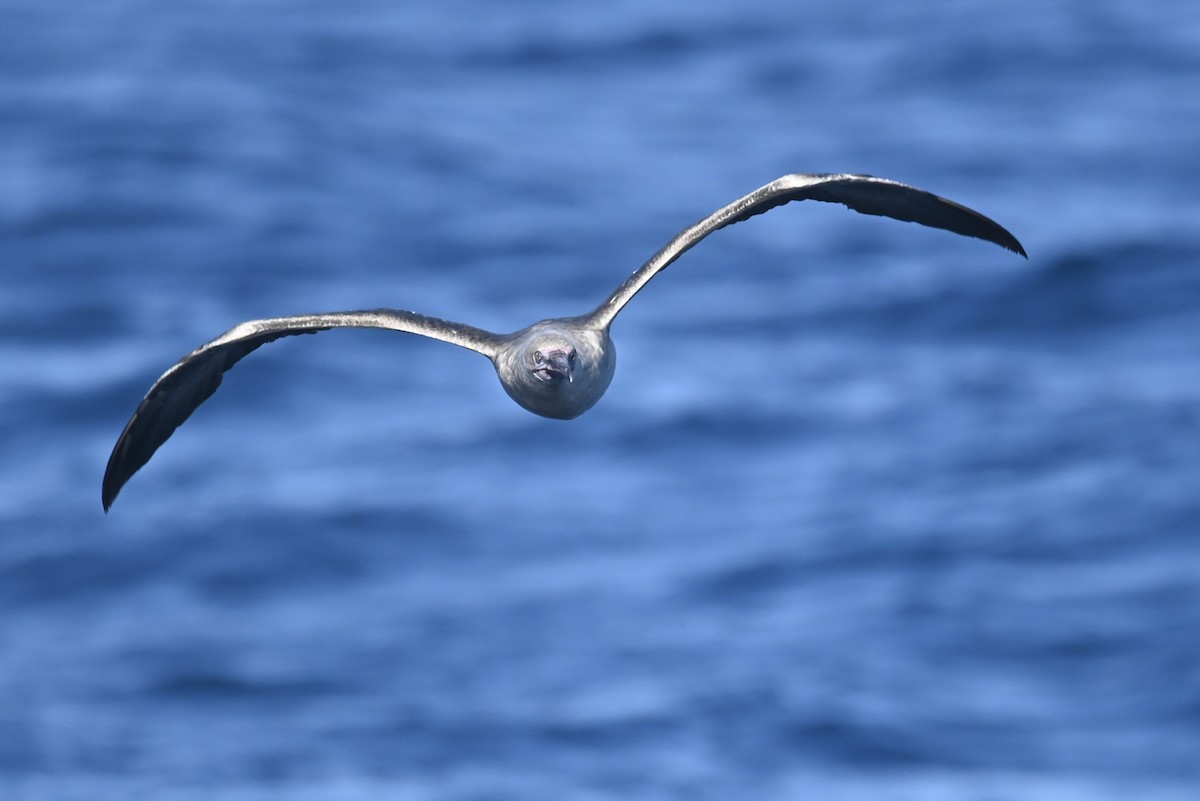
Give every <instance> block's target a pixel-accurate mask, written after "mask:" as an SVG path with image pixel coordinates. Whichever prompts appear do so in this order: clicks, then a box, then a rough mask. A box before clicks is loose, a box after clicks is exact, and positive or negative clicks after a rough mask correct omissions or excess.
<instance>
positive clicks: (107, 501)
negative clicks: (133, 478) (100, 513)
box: [100, 473, 121, 514]
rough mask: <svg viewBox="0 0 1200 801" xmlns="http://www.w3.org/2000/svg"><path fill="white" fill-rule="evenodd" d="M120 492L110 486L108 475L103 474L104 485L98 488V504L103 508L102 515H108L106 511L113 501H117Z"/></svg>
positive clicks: (119, 489) (118, 489) (118, 488)
mask: <svg viewBox="0 0 1200 801" xmlns="http://www.w3.org/2000/svg"><path fill="white" fill-rule="evenodd" d="M120 491H121V488H120V487H113V486H111V485H110V482H109V476H108V473H105V474H104V484H103V485H102V486H101V488H100V504H101V505H102V506H103V507H104V514H108V510H109V509H111V508H112V505H113V501H115V500H116V499H117V494H118V493H119V492H120Z"/></svg>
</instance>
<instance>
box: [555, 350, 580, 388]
mask: <svg viewBox="0 0 1200 801" xmlns="http://www.w3.org/2000/svg"><path fill="white" fill-rule="evenodd" d="M549 361H550V369H551V370H553V371H554V372H556V373H558V374H559V375H562V376H566V378H567V381H569V382H574V380H575V377H574V376H573V375H571V362H570V360H569V359H568V358H567V353H566V351H561V350H556V351H554V352H553V353H551V354H550V359H549Z"/></svg>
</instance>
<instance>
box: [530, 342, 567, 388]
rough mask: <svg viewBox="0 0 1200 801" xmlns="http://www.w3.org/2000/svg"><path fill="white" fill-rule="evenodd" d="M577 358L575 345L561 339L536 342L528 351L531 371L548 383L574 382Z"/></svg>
mask: <svg viewBox="0 0 1200 801" xmlns="http://www.w3.org/2000/svg"><path fill="white" fill-rule="evenodd" d="M576 359H577V353H576V350H575V347H574V346H573V345H571V344H570V343H568V342H562V341H559V340H547V341H545V342H537V343H534V345H533V347H531V348H529V352H528V365H529V371H530V372H531V373H532V374H533V376H534V377H535V378H537V379H538V380H539V381H545V382H547V383H554V382H559V381H566V382H567V383H573V382H574V380H575V377H574V371H575V361H576Z"/></svg>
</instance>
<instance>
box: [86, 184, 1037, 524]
mask: <svg viewBox="0 0 1200 801" xmlns="http://www.w3.org/2000/svg"><path fill="white" fill-rule="evenodd" d="M793 200H821V201H826V202H831V203H842V204H844V205H845V206H847V207H849V208H851V209H853V210H854V211H857V212H860V213H862V214H875V215H880V216H884V217H892V218H894V219H897V220H904V221H906V222H916V223H920V224H922V225H927V226H931V227H934V228H943V229H945V230H947V231H952V232H954V233H956V234H962V235H963V236H971V237H976V238H978V239H984V240H987V241H989V242H994V243H996V244H998V245H1000V246H1001V247H1004V248H1007V249H1009V250H1011V251H1013V252H1015V253H1019V254H1021V255H1022V256H1024V255H1025V250H1024V248H1022V247H1021V243H1020V242H1018V241H1017V240H1016V238H1015V237H1014V236H1013V235H1012V234H1010V233H1009V232H1008V231H1006V230H1005V229H1004V228H1002V227H1000V225H998V224H997V223H995V222H993V221H992V220H990V219H988V218H987V217H984V216H983V215H982V214H979V213H978V212H975V211H972V210H971V209H968V208H966V207H965V206H961V205H959V204H957V203H955V202H953V201H950V200H946V199H945V198H941V197H938V196H937V195H933V194H930V193H929V192H925V191H924V190H921V189H917V188H915V187H912V186H907V185H905V184H901V183H898V182H896V181H889V180H886V179H883V178H874V177H872V176H869V175H835V174H816V175H785V176H783V177H782V178H780V179H778V180H776V181H772V182H771V183H769V184H767V185H766V186H764V187H762V188H760V189H756V190H755V191H753V192H751V193H750V194H748V195H746V196H745V197H741V198H739V199H737V200H735V201H734V202H732V203H730V204H729V205H727V206H724V207H722V208H720V209H718V210H717V211H715V212H713V213H712V214H710V215H708V216H707V217H705V218H704V219H702V220H700V221H699V222H697V223H695V224H694V225H691V226H689V227H688V228H685V229H684V230H683V231H681V232H680V233H679V234H678V235H677V236H676V237H675V238H674V239H672V240H671V241H670V242H668V243H667V244H666V246H665V247H663V248H662V250H660V251H658V253H656V254H654V255H653V256H652V257H651V258H650V260H649V261H647V262H646V263H645V264H643V265H642V266H641V267H639V268H638V269H637V270H636V271H635V272H634V273H633V275H631V276H629V278H628V279H626V281H625V282H624V283H623V284H621V285H620V286H619V287H617V289H616V291H615V292H613V293H612V295H610V296H609V298H608V299H607V300H605V301H604V303H602V304H600V306H598V307H597V308H596V309H595V310H594V311H592V312H590V313H589V314H585V315H582V316H580V317H562V318H558V319H554V320H543V321H541V322H537V323H534V324H533V325H531V326H529V327H528V328H523V329H521V330H520V331H517V332H515V333H512V334H506V335H504V334H493V333H491V332H489V331H484V330H482V329H479V328H474V327H472V326H469V325H463V324H461V323H453V322H449V321H447V320H441V319H438V318H436V317H426V316H424V315H421V314H417V313H415V312H410V311H399V310H395V309H374V310H369V311H348V312H330V313H326V314H309V315H301V316H296V317H276V318H272V319H267V320H252V321H250V322H245V323H242V324H241V325H238V326H235V327H234V328H232V329H230V330H229V331H227V332H225V333H224V334H222V335H221V336H219V337H217V338H216V339H214V340H213V341H211V342H209V343H207V344H205V345H201V346H200V347H199V348H196V350H194V351H192V352H191V353H189V354H188V355H187V356H184V357H183V358H182V359H181V360H180V361H179V362H178V363H177V364H175V365H174V366H173V367H172V368H171V369H169V370H167V372H165V373H164V374H163V375H162V377H161V378H159V379H158V381H156V382H154V386H152V387H151V388H150V391H149V392H148V393H146V397H145V398H143V399H142V402H141V404H140V405H139V406H138V408H137V411H135V412H134V413H133V417H132V418H130V420H129V423H128V424H127V425H126V426H125V430H124V431H122V432H121V436H120V437H118V438H117V444H116V446H115V447H114V448H113V452H112V455H111V456H110V457H109V460H108V468H107V469H106V470H105V473H104V483H103V487H102V493H101V500H102V502H103V504H104V509H105V511H107V510H108V508H109V507H110V506H111V505H112V502H113V500H114V499H115V498H116V497H117V493H119V492H120V491H121V488H122V487H123V486H124V485H125V482H127V481H128V480H129V478H130V477H131V476H132V475H133V474H134V473H136V472H137V471H138V470H139V469H140V468H141V467H142V466H143V465H144V464H146V462H147V461H149V460H150V457H151V456H153V455H154V452H155V451H156V450H158V448H159V446H161V445H162V444H163V443H164V442H166V441H167V438H168V437H170V436H171V434H172V432H174V431H175V429H176V428H178V427H179V425H180V424H181V423H183V421H184V420H186V419H187V418H188V417H189V416H190V415H191V413H192V412H193V411H195V409H196V407H198V406H199V405H200V404H201V403H203V402H204V401H205V400H207V399H208V398H209V397H210V396H211V395H212V394H213V392H215V391H216V389H217V387H218V386H220V384H221V376H222V374H223V373H224V372H225V371H226V370H228V369H229V368H231V367H233V365H235V364H236V363H237V362H238V361H239V360H241V359H242V357H244V356H246V354H248V353H250V352H251V351H253V350H255V349H257V348H258V347H260V346H262V345H265V344H266V343H268V342H271V341H273V340H276V339H279V338H280V337H285V336H292V335H295V334H315V333H317V332H318V331H327V330H329V329H331V328H386V329H390V330H393V331H403V332H406V333H410V334H420V335H422V336H427V337H432V338H433V339H440V340H442V341H443V342H449V343H451V344H453V345H458V346H459V347H463V348H467V349H468V350H473V351H476V352H478V353H481V354H483V355H484V356H486V357H487V358H488V359H490V360H491V362H492V364H493V365H494V366H495V368H496V374H497V375H498V376H499V378H500V383H501V385H502V386H503V387H504V391H505V392H507V393H508V394H509V396H510V397H511V398H512V399H513V400H515V401H516V402H517V403H518V404H520V405H521V406H522V407H524V408H526V409H528V410H529V411H531V412H533V413H534V414H539V415H542V416H544V417H553V418H558V419H561V420H570V419H571V418H574V417H578V416H579V415H581V414H583V413H584V412H586V411H587V410H588V409H590V408H591V407H592V406H593V405H594V404H595V403H596V401H598V400H600V397H601V396H602V395H603V394H604V391H605V390H606V389H608V385H609V382H611V381H612V377H613V371H614V370H615V369H616V351H615V350H614V348H613V344H612V340H611V339H610V338H609V328H610V327H611V326H612V322H613V319H614V318H616V316H617V314H618V312H620V311H621V309H622V308H624V306H625V304H626V303H628V302H629V301H630V299H632V298H633V296H634V295H636V294H637V293H638V291H639V290H641V288H642V287H643V286H645V285H646V283H647V282H648V281H649V280H650V279H651V278H653V277H654V276H655V275H657V274H658V273H659V272H661V271H662V270H664V269H666V268H667V267H668V266H669V265H670V264H671V263H672V262H674V261H675V260H676V259H677V258H679V257H680V256H681V255H682V254H683V253H684V252H685V251H687V250H688V249H689V248H691V247H692V246H693V245H695V244H696V243H697V242H699V241H700V240H701V239H703V238H704V237H706V236H708V235H709V234H711V233H712V232H713V231H716V230H718V229H720V228H724V227H725V226H727V225H732V224H733V223H736V222H741V221H742V220H746V219H749V218H750V217H753V216H754V215H756V214H762V213H763V212H764V211H767V210H769V209H772V208H774V207H776V206H779V205H782V204H784V203H788V202H791V201H793Z"/></svg>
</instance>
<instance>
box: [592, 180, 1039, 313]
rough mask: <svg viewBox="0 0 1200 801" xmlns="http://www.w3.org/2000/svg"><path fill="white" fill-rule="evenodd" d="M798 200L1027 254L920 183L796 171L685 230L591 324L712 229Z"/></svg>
mask: <svg viewBox="0 0 1200 801" xmlns="http://www.w3.org/2000/svg"><path fill="white" fill-rule="evenodd" d="M793 200H822V201H825V202H828V203H841V204H843V205H845V206H847V207H848V208H851V209H853V210H854V211H857V212H859V213H860V214H876V215H879V216H881V217H891V218H892V219H895V220H903V221H905V222H915V223H920V224H921V225H928V226H930V227H933V228H943V229H945V230H947V231H953V232H954V233H956V234H962V235H963V236H973V237H976V238H978V239H985V240H987V241H988V242H994V243H996V244H997V245H1000V246H1001V247H1004V248H1007V249H1009V250H1011V251H1013V252H1014V253H1019V254H1021V255H1022V256H1024V255H1025V249H1024V248H1023V247H1021V243H1020V242H1018V241H1017V238H1016V237H1015V236H1013V235H1012V234H1010V233H1009V232H1008V231H1006V230H1005V229H1004V228H1003V227H1001V226H1000V225H999V224H998V223H996V222H995V221H993V220H990V219H988V218H987V217H985V216H983V215H982V214H980V213H979V212H977V211H973V210H971V209H969V208H967V207H966V206H962V205H959V204H958V203H955V202H954V201H952V200H947V199H946V198H944V197H938V196H937V195H935V194H933V193H931V192H926V191H925V190H923V189H917V188H916V187H915V186H908V185H907V184H902V183H900V182H899V181H890V180H888V179H886V178H876V177H874V176H871V175H846V174H834V173H816V174H799V173H797V174H795V175H785V176H783V177H782V178H778V179H776V180H774V181H772V182H771V183H769V184H767V185H766V186H763V187H760V188H759V189H756V190H754V191H753V192H751V193H750V194H748V195H746V196H744V197H740V198H738V199H737V200H735V201H733V202H732V203H730V204H729V205H727V206H723V207H722V208H719V209H717V210H716V211H714V212H713V213H712V214H710V215H708V216H707V217H705V218H704V219H702V220H700V221H699V222H696V223H695V224H693V225H690V226H688V227H687V228H685V229H684V230H682V231H680V232H679V234H678V235H676V237H675V238H674V239H672V240H671V241H670V242H668V243H667V244H666V246H665V247H663V249H662V250H660V251H658V253H655V254H654V255H653V256H651V257H650V260H649V261H647V262H646V263H645V264H643V265H642V266H641V267H639V268H638V269H637V270H636V271H635V272H634V273H633V275H631V276H629V278H628V279H626V281H625V283H623V284H621V285H620V286H619V287H617V289H616V291H615V292H613V293H612V295H610V296H609V297H608V299H607V300H605V301H604V303H602V304H600V306H599V307H597V308H596V310H595V311H593V312H592V313H591V314H589V315H588V318H587V319H588V323H589V324H590V325H592V326H594V327H598V328H606V327H608V326H609V325H611V324H612V321H613V318H614V317H616V316H617V312H619V311H621V309H622V308H624V306H625V304H626V303H628V302H629V301H630V299H631V298H632V297H633V296H634V295H636V294H637V293H638V290H640V289H641V288H642V287H643V286H645V285H646V283H647V282H648V281H649V280H650V279H651V278H653V277H654V276H655V275H657V274H658V273H659V272H660V271H662V270H664V269H666V268H667V266H668V265H670V264H671V262H673V261H675V260H676V259H678V258H679V257H680V256H682V255H683V254H684V253H685V252H686V251H687V250H688V249H689V248H691V247H692V246H693V245H695V244H696V243H697V242H699V241H700V240H701V239H703V238H704V237H706V236H708V235H709V234H711V233H712V232H713V231H717V230H720V229H721V228H724V227H725V226H727V225H733V224H734V223H737V222H741V221H743V220H748V219H750V218H751V217H753V216H755V215H756V214H762V213H763V212H764V211H769V210H770V209H773V208H775V207H776V206H781V205H783V204H784V203H790V202H792V201H793Z"/></svg>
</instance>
